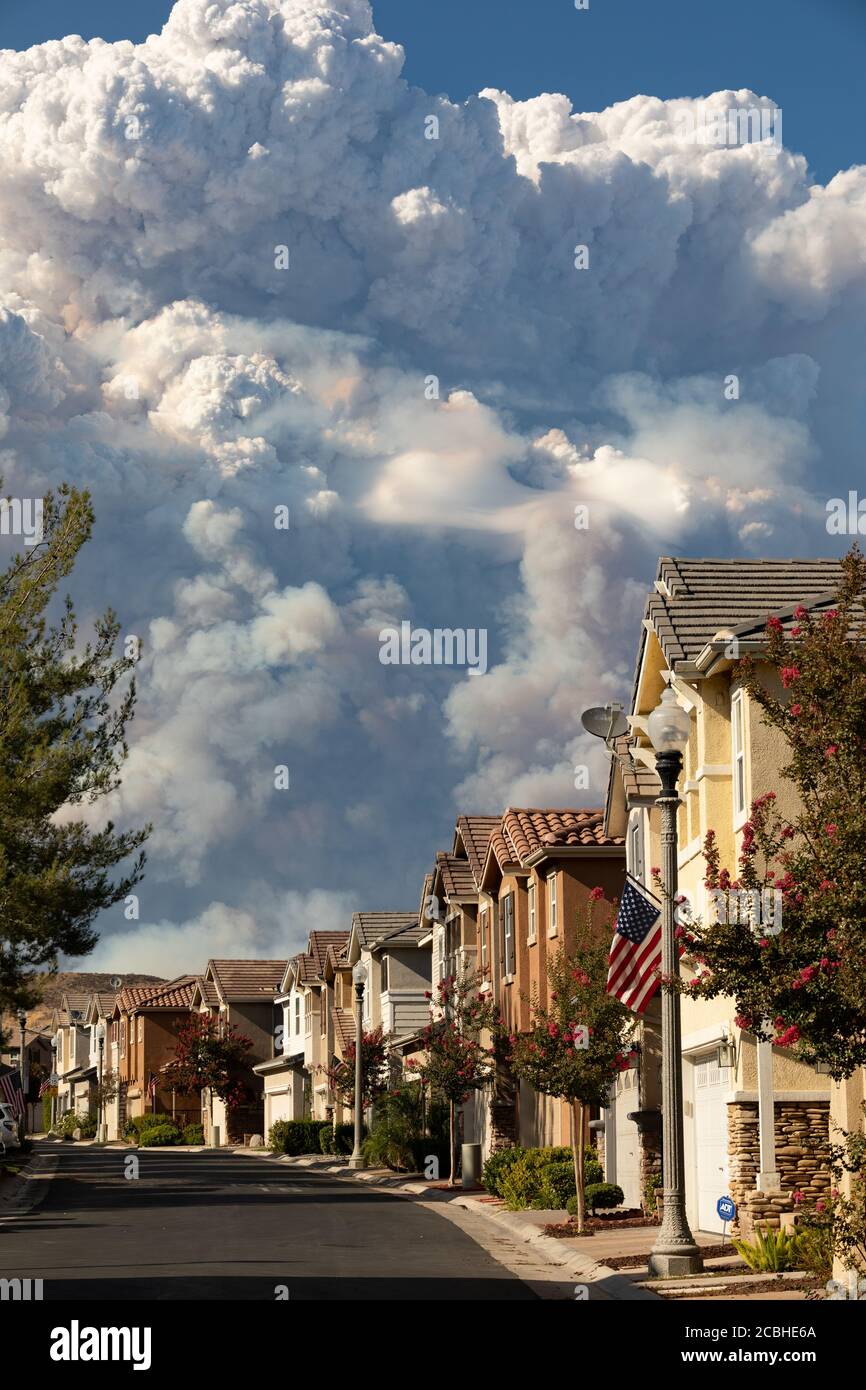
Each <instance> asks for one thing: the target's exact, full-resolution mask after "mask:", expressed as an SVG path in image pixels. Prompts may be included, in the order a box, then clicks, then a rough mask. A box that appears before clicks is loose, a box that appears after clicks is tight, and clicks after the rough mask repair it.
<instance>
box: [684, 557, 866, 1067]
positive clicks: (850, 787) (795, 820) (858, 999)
mask: <svg viewBox="0 0 866 1390" xmlns="http://www.w3.org/2000/svg"><path fill="white" fill-rule="evenodd" d="M842 568H843V577H842V581H841V585H840V587H839V592H838V594H837V595H836V597H835V599H834V600H833V601H832V602H831V603H829V604H822V605H819V606H813V608H812V610H811V611H810V610H809V609H807V608H806V607H805V606H804V605H802V604H800V605H798V606H797V607H796V608H795V609H794V611H793V617H792V620H791V621H790V622H789V623H787V624H785V623H783V622H782V620H781V619H780V618H778V617H771V618H770V619H769V620H768V622H767V626H766V656H765V660H766V662H767V663H768V664H769V666H770V668H771V670H772V671H773V672H774V673H775V675H776V677H777V680H776V681H771V680H767V678H766V674H765V673H762V672H761V671H760V670H759V668H758V666H757V665H756V664H755V663H754V662H753V661H749V660H744V661H742V662H740V663H739V665H738V667H737V671H738V673H739V674H740V676H741V678H742V681H743V684H744V686H745V688H746V689H747V690H748V692H749V694H750V696H751V697H752V698H753V699H754V701H755V702H756V704H757V705H758V706H759V707H760V709H761V712H762V720H763V723H764V724H766V725H768V726H769V727H770V728H773V729H776V730H778V731H779V732H780V733H781V734H782V735H783V736H784V739H785V742H786V744H787V748H788V750H789V761H788V762H787V763H786V764H785V766H784V767H782V769H781V776H782V777H783V778H785V779H786V780H787V781H788V782H789V783H791V784H792V786H793V788H794V790H795V792H796V795H797V802H798V804H799V811H798V813H797V814H796V815H794V816H793V817H791V818H790V819H788V818H786V817H784V816H782V815H781V814H780V813H779V810H778V807H777V805H776V796H775V793H773V792H768V793H767V794H766V795H765V796H762V797H759V798H758V799H757V800H755V801H754V802H753V803H752V806H751V811H750V816H749V819H748V821H747V823H746V825H745V827H744V829H743V837H742V843H741V849H740V854H739V863H738V865H737V867H736V869H735V870H734V871H733V872H732V871H731V870H729V869H728V868H725V867H722V866H721V864H720V854H719V850H718V845H717V842H716V837H715V834H714V832H713V831H710V832H709V833H708V834H707V837H706V841H705V844H704V858H705V863H706V878H705V883H706V886H707V888H708V889H711V890H718V891H720V892H721V894H722V895H723V896H722V903H724V895H726V894H728V893H731V892H732V891H734V892H737V896H738V898H739V899H740V901H741V902H742V901H743V900H744V896H745V897H746V899H747V900H750V901H751V902H752V903H753V904H754V905H755V909H756V910H755V911H752V912H746V913H743V912H742V911H740V912H736V913H731V912H726V913H724V912H723V913H721V914H719V913H718V912H712V913H709V914H707V917H706V920H703V921H700V920H694V921H692V920H690V919H689V918H688V916H686V917H685V918H684V920H683V921H682V922H681V925H680V927H679V928H678V930H679V931H680V932H681V935H682V936H683V938H684V941H683V944H684V945H685V947H686V949H687V951H689V952H690V953H691V955H692V957H693V959H694V963H695V965H696V967H697V973H696V975H695V978H694V979H692V980H691V981H682V982H681V983H680V986H679V987H680V988H681V989H683V990H686V991H688V992H689V993H690V994H692V995H693V996H695V997H698V998H712V997H714V996H715V995H719V994H725V995H731V996H733V998H734V999H735V1000H736V1004H737V1022H738V1024H739V1025H740V1026H741V1027H742V1028H745V1029H747V1030H749V1031H751V1032H752V1033H754V1034H756V1035H757V1036H758V1037H760V1038H762V1039H765V1040H766V1039H771V1040H772V1041H773V1042H774V1043H775V1044H776V1045H777V1046H780V1047H792V1048H794V1047H795V1048H796V1049H797V1052H798V1054H799V1055H800V1056H801V1057H802V1058H803V1060H804V1061H806V1062H809V1063H813V1064H814V1063H822V1064H824V1065H825V1066H827V1067H828V1069H829V1070H830V1072H831V1074H832V1075H833V1076H834V1077H835V1078H836V1079H837V1080H839V1079H841V1078H843V1077H845V1076H850V1075H851V1073H852V1072H853V1071H854V1070H855V1068H857V1067H858V1066H862V1065H864V1064H866V1010H864V1007H863V1000H864V998H866V622H864V613H863V595H864V589H866V560H864V557H863V555H862V553H861V551H860V550H859V548H858V547H857V546H856V545H855V546H854V547H853V548H852V550H851V551H850V552H849V553H848V555H847V556H846V557H845V559H844V561H843V564H842ZM765 893H766V894H768V895H769V894H778V895H779V896H778V898H777V902H778V904H779V905H780V911H778V912H775V913H774V914H773V918H774V920H773V922H772V925H771V926H770V927H768V926H767V923H766V919H765V914H764V913H763V912H761V910H760V908H759V904H760V903H761V902H762V895H764V894H765ZM763 901H764V902H766V901H767V898H763ZM719 916H721V918H722V920H718V921H717V920H711V918H713V919H715V918H716V917H719ZM744 918H745V920H744Z"/></svg>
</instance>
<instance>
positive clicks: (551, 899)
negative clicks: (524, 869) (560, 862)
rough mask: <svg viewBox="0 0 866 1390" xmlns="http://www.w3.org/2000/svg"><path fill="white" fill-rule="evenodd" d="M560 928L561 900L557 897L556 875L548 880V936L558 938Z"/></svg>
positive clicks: (552, 875)
mask: <svg viewBox="0 0 866 1390" xmlns="http://www.w3.org/2000/svg"><path fill="white" fill-rule="evenodd" d="M558 928H559V900H558V897H557V888H556V874H551V875H550V878H549V879H548V880H547V935H548V936H556V933H557V930H558Z"/></svg>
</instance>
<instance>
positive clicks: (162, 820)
mask: <svg viewBox="0 0 866 1390" xmlns="http://www.w3.org/2000/svg"><path fill="white" fill-rule="evenodd" d="M402 56H403V55H402V51H401V49H400V48H399V46H397V45H395V44H392V43H388V42H386V41H385V40H383V39H382V38H380V37H379V36H378V35H377V34H376V32H375V28H374V26H373V20H372V16H371V12H370V7H369V6H368V5H367V4H366V3H364V0H341V4H340V5H339V6H332V5H329V4H327V3H326V0H249V3H246V4H243V5H239V4H236V3H230V0H179V3H178V4H176V5H175V8H174V10H173V11H172V14H171V17H170V20H169V22H168V24H167V25H166V27H165V29H164V31H163V33H162V34H161V35H157V36H153V37H151V38H149V39H148V40H147V42H146V43H144V44H140V45H133V44H130V43H119V44H106V43H103V42H102V41H100V40H93V41H92V42H89V43H86V42H84V41H83V40H81V39H79V38H70V39H67V40H64V41H63V42H62V43H55V44H48V45H43V46H40V47H37V48H33V49H30V50H29V51H27V52H24V53H13V52H9V51H6V52H4V53H2V55H0V75H2V82H0V172H2V178H3V184H4V195H5V196H4V199H3V200H2V205H0V283H2V284H3V286H4V292H3V296H2V305H3V306H5V307H0V432H2V435H3V451H2V457H0V471H2V473H3V476H4V479H5V486H6V488H7V490H15V489H17V490H18V492H19V493H21V494H23V495H30V494H31V493H32V492H33V491H35V490H36V489H40V488H44V487H46V486H51V485H56V483H58V482H59V481H61V480H62V479H68V480H69V481H71V482H75V483H78V484H79V485H87V486H89V487H90V488H91V490H92V492H93V494H94V501H95V504H96V510H97V517H98V525H97V531H96V535H95V538H94V542H93V546H92V548H91V553H90V554H89V555H87V556H85V557H83V558H82V562H81V567H80V580H79V587H82V588H83V592H84V602H83V604H82V605H80V607H82V609H83V612H82V616H83V617H85V618H86V617H87V616H89V615H92V614H93V613H94V612H96V611H98V610H99V609H100V608H101V607H102V606H103V605H104V603H105V602H106V601H107V599H109V598H110V601H111V602H112V604H113V606H114V607H115V608H117V609H118V610H119V611H120V612H121V615H122V618H123V621H124V624H125V629H126V631H128V632H132V633H135V634H137V635H138V636H139V637H140V638H141V639H142V644H143V657H142V661H141V663H140V666H139V688H140V705H139V712H138V715H137V718H136V721H135V724H134V726H133V729H132V731H131V732H132V753H131V756H130V760H129V764H128V767H127V772H126V776H125V780H124V784H123V787H122V789H121V790H120V791H119V792H118V793H117V795H116V796H115V797H113V798H112V804H111V806H110V807H108V806H106V807H105V808H103V809H102V814H103V815H104V814H105V813H107V812H109V811H110V812H111V814H113V815H115V817H117V818H118V819H119V820H120V821H123V822H125V821H131V822H134V821H136V820H141V819H143V818H152V819H153V820H154V822H155V833H154V837H153V840H152V842H151V860H150V867H149V872H148V876H147V879H146V880H145V884H144V885H143V887H142V894H143V897H144V899H146V900H147V901H148V903H149V906H148V908H147V912H146V915H147V919H148V920H149V921H150V922H152V923H159V922H160V921H162V922H163V925H162V926H151V927H149V928H146V929H145V928H141V927H138V926H136V928H135V932H136V934H137V936H136V937H135V938H134V936H133V933H132V931H131V930H130V927H129V925H128V924H125V923H122V922H113V921H112V922H110V923H106V924H105V927H106V930H108V932H109V933H110V935H109V937H108V938H107V942H106V948H105V949H108V946H109V943H110V942H113V941H114V935H113V933H115V932H116V931H118V930H119V931H120V932H121V933H122V935H121V938H120V940H121V941H122V942H125V943H126V944H127V945H129V944H130V943H131V942H132V940H133V939H137V940H138V942H139V943H140V944H141V943H149V945H148V946H147V950H148V951H149V952H150V953H151V954H150V956H149V958H148V961H147V964H146V966H145V963H144V960H143V957H142V958H141V959H139V957H138V956H137V957H136V962H137V964H139V965H140V968H148V969H153V970H157V972H158V973H166V971H165V967H164V966H163V965H161V964H160V963H159V962H158V961H157V960H156V959H155V954H156V953H158V952H159V951H162V950H168V949H169V947H168V945H167V942H168V941H169V939H170V938H171V934H172V933H173V932H182V934H183V938H184V939H186V938H187V937H188V938H189V939H190V940H194V939H195V940H197V939H198V936H197V934H199V935H200V934H201V932H202V931H204V930H206V928H203V927H202V925H201V923H202V922H203V921H204V914H205V912H206V911H211V909H209V908H207V904H208V903H211V904H213V903H218V904H222V906H221V907H220V908H219V912H220V913H221V914H222V915H221V916H220V918H219V921H220V922H236V924H237V930H238V932H239V934H240V939H242V940H244V941H246V940H247V938H246V937H244V936H243V933H244V931H245V930H246V927H245V926H244V922H247V920H249V921H250V922H255V921H256V920H257V913H258V911H259V909H260V907H261V904H262V903H263V902H264V898H265V897H267V892H266V891H265V889H266V886H267V885H271V888H270V890H269V891H272V892H276V891H277V887H275V886H274V885H277V886H279V887H284V886H285V883H284V876H285V875H287V874H289V875H296V876H297V880H298V882H297V884H293V887H292V890H291V891H298V892H304V893H307V894H309V893H311V892H313V891H314V890H315V889H316V887H317V885H320V884H322V883H328V885H329V886H333V885H334V874H338V875H340V876H341V877H340V882H339V883H338V884H337V887H338V888H340V889H342V888H343V887H345V890H346V892H347V894H348V893H350V892H352V893H354V894H355V895H356V897H355V900H354V901H353V904H352V905H353V906H369V905H375V903H376V900H377V895H378V897H381V896H382V894H383V892H385V890H384V888H383V885H382V881H381V874H380V872H379V871H378V870H377V869H376V868H375V866H376V864H377V863H379V862H381V857H382V856H383V855H384V856H385V857H386V859H387V862H388V864H389V866H390V869H391V871H392V873H393V881H392V882H391V883H389V889H388V892H387V893H385V897H386V898H387V899H388V901H387V902H386V903H384V905H385V906H389V907H393V906H395V901H394V895H395V892H396V895H397V897H402V898H403V900H404V901H406V902H408V903H409V904H410V905H411V903H412V902H413V901H414V900H415V899H416V898H417V887H416V879H417V877H418V875H420V873H421V872H422V871H423V869H424V867H425V865H426V861H427V859H428V858H429V855H430V853H432V850H433V849H434V848H435V847H436V844H435V843H434V841H435V838H436V836H437V835H438V836H439V837H440V840H441V838H442V835H443V834H444V835H445V838H446V839H447V831H443V828H442V827H443V822H444V823H445V824H446V825H447V818H448V817H449V816H450V815H452V814H453V812H454V810H455V809H465V808H466V807H471V809H475V810H478V809H489V810H494V809H497V808H498V807H501V806H502V805H503V804H504V803H507V802H508V801H513V802H519V801H523V802H527V801H546V802H548V803H552V802H559V803H560V804H568V803H574V802H575V801H577V802H579V801H580V800H582V799H585V797H586V795H587V794H586V793H581V792H580V791H578V790H576V788H575V785H574V775H575V774H574V769H575V767H576V766H579V765H582V764H586V765H587V766H589V767H590V769H591V776H592V787H591V792H590V793H589V795H590V799H592V800H593V801H595V802H598V801H599V800H600V799H601V797H602V794H603V782H604V768H603V766H602V764H601V763H600V762H599V761H598V754H597V751H596V749H594V748H592V747H590V746H589V745H588V742H587V740H586V739H585V737H584V736H583V734H582V732H581V730H580V725H579V720H578V715H579V712H580V709H581V707H582V706H583V705H585V704H587V703H595V702H597V701H598V700H600V699H604V698H608V697H611V696H619V697H621V696H623V695H624V694H625V693H626V692H627V690H628V686H629V681H630V674H631V663H632V660H633V652H634V647H635V643H636V639H637V622H638V618H639V610H640V599H641V594H642V593H643V591H644V590H645V588H646V587H647V584H648V582H649V581H650V579H651V575H652V570H653V565H654V561H655V557H656V556H657V554H659V553H660V552H662V551H665V552H668V551H671V550H675V549H680V550H691V551H693V552H700V551H704V552H709V553H744V552H745V553H752V554H754V553H761V552H763V551H769V552H770V553H791V552H792V551H803V552H805V553H808V552H810V551H811V552H812V553H821V552H822V551H823V552H826V549H827V538H826V534H825V532H824V530H823V524H822V518H823V507H824V497H825V494H826V495H832V493H833V490H834V489H835V490H837V491H838V490H839V489H843V490H844V489H845V488H847V486H848V485H849V484H850V485H852V486H854V485H855V484H856V480H853V481H852V480H851V479H850V478H849V477H848V473H847V468H848V464H847V462H846V461H847V460H849V459H850V458H852V457H856V456H857V452H856V451H857V450H858V449H859V412H860V410H861V408H862V381H861V380H860V379H859V375H858V372H859V368H858V366H857V363H858V360H859V359H858V354H857V353H856V351H855V350H854V343H855V341H857V340H856V339H855V334H859V320H860V319H861V318H862V310H863V299H864V275H866V218H864V206H866V191H864V190H866V169H864V168H855V169H852V170H849V171H847V172H845V173H842V174H839V175H838V176H837V177H836V178H835V179H834V180H833V181H832V182H831V183H830V184H829V185H828V187H827V188H821V187H818V186H814V185H813V184H812V183H811V182H810V179H809V173H808V169H807V165H806V161H805V160H804V159H803V158H802V156H800V155H798V154H796V153H791V152H789V151H787V150H785V149H779V148H776V147H775V146H774V145H772V144H752V145H747V146H743V147H739V148H715V147H708V146H706V145H702V144H701V143H699V142H698V141H696V140H695V139H694V138H692V135H691V134H690V132H691V131H692V130H693V129H694V126H695V123H696V121H697V120H698V118H699V117H701V116H704V115H706V114H707V113H710V114H712V113H718V112H723V111H727V110H729V109H731V108H752V107H758V108H767V109H769V108H770V107H772V101H771V98H769V97H766V96H755V95H754V94H752V93H750V92H744V91H739V92H721V93H715V94H713V95H711V96H709V97H707V98H705V99H701V100H698V99H689V98H682V99H676V100H671V101H661V100H659V99H657V98H654V97H648V96H639V97H635V98H633V99H632V100H630V101H625V102H620V103H618V104H617V105H615V106H613V107H611V108H610V109H609V110H607V111H603V112H582V113H581V112H574V111H573V110H572V108H571V104H570V103H569V102H568V100H567V99H566V98H565V97H563V96H561V95H556V94H541V95H539V96H537V97H535V98H534V99H532V100H529V101H514V100H513V99H512V98H511V97H510V96H509V95H508V94H507V93H504V92H499V91H495V90H492V89H491V90H486V91H484V92H482V93H481V94H480V96H479V97H477V98H472V99H470V100H469V101H467V102H465V103H462V104H456V103H452V102H450V101H449V100H448V99H447V98H444V97H432V96H430V95H428V94H427V93H424V92H422V91H420V90H418V89H415V88H412V87H410V86H409V85H408V84H407V83H406V82H405V81H404V80H403V78H402V77H401V67H402ZM430 116H435V117H436V119H437V120H438V123H439V129H438V138H437V139H427V138H426V136H425V132H427V131H428V130H429V121H428V117H430ZM578 246H585V247H587V248H588V254H589V265H588V268H587V269H585V270H581V269H578V268H577V267H576V264H575V248H576V247H578ZM732 378H736V381H737V383H738V389H737V393H736V395H735V396H733V397H732V396H731V394H730V392H728V394H726V391H725V386H726V383H728V382H730V380H731V379H732ZM431 382H435V388H436V389H433V390H431ZM828 489H829V491H828ZM576 508H586V509H587V513H588V517H589V521H588V525H587V526H586V527H585V528H583V529H581V528H579V527H576V526H575V517H576V511H575V509H576ZM278 513H279V514H283V515H287V516H288V517H289V518H290V520H289V524H288V527H287V528H286V527H285V526H282V527H281V526H279V525H278V524H277V522H276V517H277V515H278ZM404 618H409V619H411V620H413V621H415V622H417V623H420V624H422V625H429V626H434V625H440V626H447V627H459V626H467V627H478V626H485V627H487V628H488V629H489V633H490V660H489V670H488V673H487V675H485V676H484V677H482V678H476V679H474V680H469V679H467V678H465V677H464V676H463V675H462V673H460V672H454V671H442V670H426V669H423V668H421V669H419V668H411V669H401V668H391V667H384V666H382V665H381V664H380V663H379V661H378V633H379V631H380V630H381V628H382V627H385V626H388V625H391V624H394V623H398V622H400V621H401V620H402V619H404ZM282 764H285V765H288V766H290V768H291V773H292V782H291V789H290V791H289V792H287V793H280V792H277V791H276V790H275V789H274V768H275V767H276V766H277V765H282ZM281 797H282V798H283V799H282V800H281V799H280V798H281ZM371 808H372V809H371ZM395 827H396V828H397V839H396V841H395ZM335 831H336V832H337V833H336V834H335ZM362 840H363V849H362V850H361V851H359V852H358V853H357V854H353V848H352V846H353V843H354V842H356V843H357V844H359V845H360V844H361V842H362ZM263 894H264V897H263ZM358 895H369V896H370V897H371V898H372V899H373V901H372V902H368V901H358ZM304 902H305V903H306V907H305V908H304V910H305V911H310V910H312V909H311V907H310V904H311V903H312V902H313V900H312V899H311V898H308V899H305V900H304ZM214 910H216V909H214ZM328 912H330V908H328ZM238 914H239V915H238ZM244 914H247V916H246V917H245V916H244ZM329 920H330V917H329ZM171 922H175V923H178V924H181V925H178V926H171V925H170V923H171ZM208 922H211V919H210V918H208ZM311 924H314V923H312V922H311ZM214 930H215V931H216V930H222V927H221V926H220V927H217V926H216V925H215V926H214ZM250 930H251V931H252V930H253V928H252V927H251V928H250ZM275 930H276V928H275ZM227 931H228V932H229V934H231V928H227ZM249 939H250V940H252V939H253V938H252V937H250V938H249ZM110 949H111V950H114V949H115V947H114V946H113V945H111V948H110ZM124 949H125V948H124ZM142 949H144V946H143V945H142ZM251 949H252V948H251ZM117 950H118V951H120V952H121V953H122V948H121V946H118V947H117ZM172 950H173V948H172ZM228 953H229V954H231V953H232V952H228ZM235 953H237V952H235ZM182 954H183V948H181V949H180V950H179V951H178V952H177V953H176V954H175V956H173V958H175V959H177V960H179V959H180V957H181V955H182ZM211 954H213V952H211ZM124 963H125V964H127V966H128V967H129V968H131V966H130V964H129V959H128V957H125V958H124ZM120 964H121V962H120V960H119V959H118V967H119V965H120Z"/></svg>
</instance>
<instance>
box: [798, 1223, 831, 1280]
mask: <svg viewBox="0 0 866 1390" xmlns="http://www.w3.org/2000/svg"><path fill="white" fill-rule="evenodd" d="M833 1253H834V1252H833V1222H832V1219H831V1218H830V1217H829V1216H828V1217H825V1218H823V1219H822V1217H821V1216H820V1215H816V1216H809V1217H807V1218H805V1219H803V1218H801V1219H800V1221H799V1222H798V1224H797V1259H798V1266H797V1267H798V1268H799V1269H808V1271H809V1273H810V1274H817V1275H819V1276H820V1277H821V1278H822V1279H824V1280H827V1279H832V1277H833Z"/></svg>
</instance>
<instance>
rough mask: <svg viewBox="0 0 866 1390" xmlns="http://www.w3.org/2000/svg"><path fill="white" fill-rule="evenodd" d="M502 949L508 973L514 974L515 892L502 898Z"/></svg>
mask: <svg viewBox="0 0 866 1390" xmlns="http://www.w3.org/2000/svg"><path fill="white" fill-rule="evenodd" d="M502 951H503V963H504V965H505V973H506V975H513V974H514V894H513V893H506V895H505V897H504V898H503V899H502Z"/></svg>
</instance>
